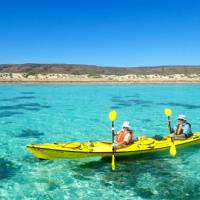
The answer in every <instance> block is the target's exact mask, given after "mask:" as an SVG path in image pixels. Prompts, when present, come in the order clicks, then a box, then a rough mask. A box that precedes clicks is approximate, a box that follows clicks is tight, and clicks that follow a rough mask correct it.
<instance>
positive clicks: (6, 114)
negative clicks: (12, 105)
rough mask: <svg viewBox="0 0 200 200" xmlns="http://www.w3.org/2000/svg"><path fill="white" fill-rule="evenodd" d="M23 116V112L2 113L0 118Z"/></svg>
mask: <svg viewBox="0 0 200 200" xmlns="http://www.w3.org/2000/svg"><path fill="white" fill-rule="evenodd" d="M21 114H23V112H12V111H3V112H0V118H3V117H11V116H13V115H21Z"/></svg>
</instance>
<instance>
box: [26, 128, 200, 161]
mask: <svg viewBox="0 0 200 200" xmlns="http://www.w3.org/2000/svg"><path fill="white" fill-rule="evenodd" d="M196 143H200V132H199V133H195V134H194V135H193V136H192V137H190V138H188V139H185V140H174V144H175V145H176V147H177V148H178V147H181V146H184V147H185V146H190V145H194V144H196ZM171 144H172V143H171V139H170V137H166V138H164V139H163V140H155V139H153V138H146V139H144V140H142V141H135V142H134V143H133V144H131V145H129V146H126V147H120V148H117V149H116V152H115V156H134V155H142V154H151V153H155V152H159V151H165V150H169V148H170V146H171ZM27 149H28V151H30V152H31V153H32V154H33V155H34V156H35V157H37V158H39V159H61V158H73V159H74V158H87V157H111V156H112V143H111V142H98V141H97V142H85V143H80V142H72V143H58V144H57V143H54V144H29V145H27Z"/></svg>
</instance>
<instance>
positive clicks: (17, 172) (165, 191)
mask: <svg viewBox="0 0 200 200" xmlns="http://www.w3.org/2000/svg"><path fill="white" fill-rule="evenodd" d="M199 98H200V85H153V84H152V85H0V136H1V139H0V197H1V199H89V198H90V199H99V198H103V199H111V198H112V199H198V198H199V196H200V172H199V166H200V159H199V157H200V145H198V146H194V147H191V148H186V149H181V150H179V149H178V155H177V157H176V158H170V157H169V155H168V152H167V153H165V154H162V155H159V156H154V157H142V158H137V159H133V158H132V159H131V158H128V159H123V160H122V159H120V160H117V164H116V171H115V172H112V171H111V165H110V162H109V161H108V160H101V159H100V158H89V159H81V160H75V159H74V160H67V159H65V160H55V161H39V160H38V159H36V158H34V157H33V156H32V155H31V154H30V153H28V152H27V151H26V148H25V146H26V144H28V143H52V142H63V141H89V140H93V141H95V140H110V139H111V131H110V122H109V120H108V113H109V111H111V110H112V109H116V110H117V113H118V118H117V120H116V124H115V125H116V129H120V127H121V124H122V122H123V121H124V120H129V121H130V122H131V124H132V126H133V129H134V131H135V135H136V136H139V135H144V134H146V135H148V136H153V135H155V134H163V135H165V134H167V126H166V117H165V115H164V113H163V109H164V108H166V107H170V108H172V109H173V117H172V121H173V124H174V125H175V122H176V118H177V115H178V114H179V113H184V114H185V115H186V116H187V118H188V119H189V121H190V122H191V123H192V127H193V131H200V123H199V121H200V116H199V112H200V101H199ZM126 194H127V195H126Z"/></svg>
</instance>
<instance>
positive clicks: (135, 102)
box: [128, 99, 153, 105]
mask: <svg viewBox="0 0 200 200" xmlns="http://www.w3.org/2000/svg"><path fill="white" fill-rule="evenodd" d="M128 101H130V102H133V103H134V104H136V105H141V104H152V103H153V102H152V101H146V100H141V99H129V100H128Z"/></svg>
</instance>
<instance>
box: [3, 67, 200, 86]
mask: <svg viewBox="0 0 200 200" xmlns="http://www.w3.org/2000/svg"><path fill="white" fill-rule="evenodd" d="M0 82H19V83H29V82H30V83H34V82H35V83H37V82H39V83H40V82H41V83H49V82H63V83H65V82H66V83H73V82H74V83H76V82H80V83H90V82H91V83H94V82H96V83H200V65H195V66H193V65H170V66H167V65H163V66H145V67H102V66H97V65H81V64H31V63H27V64H0Z"/></svg>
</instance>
